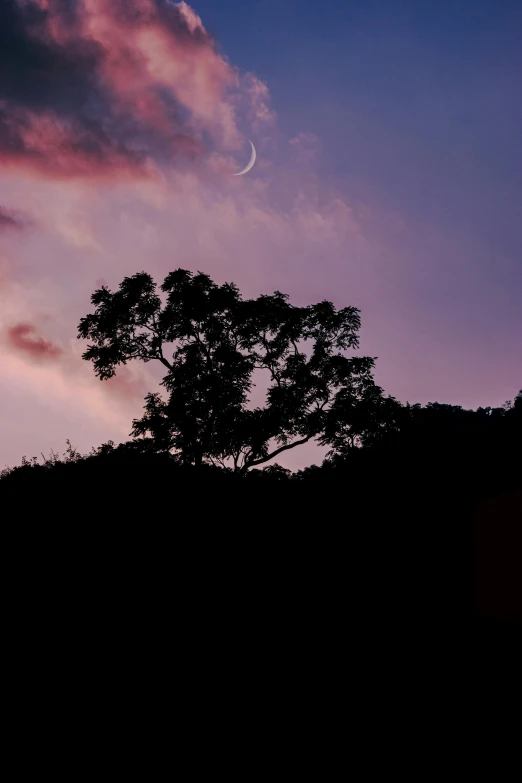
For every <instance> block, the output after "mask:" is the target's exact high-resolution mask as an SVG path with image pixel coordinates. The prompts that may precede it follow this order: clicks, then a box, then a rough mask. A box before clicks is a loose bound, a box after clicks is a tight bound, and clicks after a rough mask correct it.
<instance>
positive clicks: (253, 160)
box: [234, 139, 256, 177]
mask: <svg viewBox="0 0 522 783" xmlns="http://www.w3.org/2000/svg"><path fill="white" fill-rule="evenodd" d="M249 141H250V139H249ZM250 146H251V147H252V155H251V156H250V160H249V161H248V163H247V165H246V166H245V168H244V169H243V170H242V171H238V172H236V173H235V174H234V177H240V176H241V174H246V173H247V171H250V169H251V168H252V166H253V165H254V163H255V162H256V148H255V147H254V145H253V144H252V142H251V141H250Z"/></svg>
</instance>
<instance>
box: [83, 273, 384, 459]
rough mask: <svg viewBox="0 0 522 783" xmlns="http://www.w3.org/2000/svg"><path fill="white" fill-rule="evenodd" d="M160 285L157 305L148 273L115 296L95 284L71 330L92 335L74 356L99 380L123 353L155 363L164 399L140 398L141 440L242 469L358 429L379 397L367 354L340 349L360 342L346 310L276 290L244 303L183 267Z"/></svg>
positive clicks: (352, 313) (355, 319) (137, 423)
mask: <svg viewBox="0 0 522 783" xmlns="http://www.w3.org/2000/svg"><path fill="white" fill-rule="evenodd" d="M161 291H162V292H163V294H164V297H163V299H164V301H163V302H162V298H161V296H160V294H159V292H158V291H157V288H156V284H155V283H154V281H153V280H152V277H151V276H150V275H149V274H147V273H146V272H141V273H138V274H136V275H134V276H132V277H126V278H124V280H123V281H122V283H121V284H120V287H119V290H117V291H116V292H111V291H110V290H109V289H108V288H107V287H106V286H103V287H102V288H100V289H98V290H96V291H95V292H94V294H93V295H92V297H91V301H92V304H93V305H94V306H95V312H94V313H92V314H90V315H87V316H85V317H84V318H82V319H81V321H80V324H79V327H78V337H79V338H83V339H87V340H89V341H90V344H89V345H88V348H87V350H86V351H85V352H84V354H83V358H84V359H86V360H89V361H92V362H93V365H94V369H95V372H96V374H97V375H98V377H99V378H100V379H102V380H104V379H108V378H110V377H112V376H113V375H114V374H115V372H116V368H117V366H118V365H121V364H126V363H127V362H129V361H130V360H132V359H141V360H142V361H144V362H149V361H152V360H155V361H157V362H160V363H161V364H162V365H163V366H164V368H165V370H166V374H165V376H164V378H163V380H162V385H163V386H164V388H165V390H166V392H167V393H168V398H167V399H163V397H162V396H161V394H159V393H152V392H151V393H149V394H148V395H147V397H146V404H145V414H144V416H143V417H142V418H141V419H137V420H134V422H133V429H132V433H131V434H132V436H133V437H134V438H141V439H143V442H144V446H145V445H146V444H149V445H150V446H151V447H152V448H153V449H154V450H155V451H159V452H169V453H171V454H175V455H176V456H177V458H178V459H179V461H180V462H182V463H185V464H192V465H202V464H203V463H204V462H208V463H211V464H216V465H221V466H225V465H230V466H231V467H232V468H233V470H234V471H235V472H238V473H244V472H246V471H247V470H248V469H249V468H252V467H255V466H257V465H261V464H263V463H265V462H267V461H268V460H270V459H272V458H273V457H275V456H277V455H278V454H280V453H282V452H284V451H286V450H288V449H292V448H295V447H296V446H299V445H301V444H303V443H306V442H307V441H309V440H311V439H313V438H316V439H317V440H318V442H319V443H321V444H323V445H328V444H332V445H333V444H335V443H336V441H337V440H338V439H339V438H340V437H343V436H345V435H346V433H347V432H349V431H350V428H353V432H354V435H355V436H356V435H358V434H359V430H358V429H357V423H358V422H362V421H363V420H364V413H363V412H364V411H365V410H366V411H369V410H372V409H375V408H376V406H377V404H378V401H379V400H380V399H381V397H382V389H380V388H379V387H378V386H376V384H375V383H374V380H373V376H372V371H373V368H374V358H371V357H360V356H353V355H351V356H347V355H346V352H347V351H348V350H350V349H356V348H357V347H358V345H359V342H358V332H359V329H360V315H359V310H358V309H357V308H355V307H344V308H342V309H339V310H337V309H336V308H335V307H334V305H333V304H332V303H331V302H329V301H322V302H319V303H317V304H313V305H309V306H305V307H298V306H295V305H292V304H290V303H289V301H288V296H287V295H285V294H282V293H281V292H279V291H275V292H274V293H273V294H272V295H262V296H259V297H258V298H256V299H243V298H242V297H241V295H240V293H239V290H238V288H237V287H236V286H235V285H233V284H231V283H225V284H223V285H218V284H216V283H215V282H213V281H212V280H211V279H210V277H209V276H208V275H205V274H202V273H201V272H198V273H197V274H193V273H191V272H189V271H187V270H184V269H177V270H175V271H174V272H171V273H170V274H169V275H167V277H166V278H165V280H164V282H163V284H162V285H161ZM256 371H264V374H265V375H266V376H267V377H268V379H269V380H268V388H267V392H266V399H265V404H264V405H263V406H256V407H253V406H252V404H251V399H250V394H251V391H252V387H253V385H254V373H255V372H256ZM367 415H369V414H367Z"/></svg>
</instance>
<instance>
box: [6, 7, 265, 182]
mask: <svg viewBox="0 0 522 783" xmlns="http://www.w3.org/2000/svg"><path fill="white" fill-rule="evenodd" d="M36 7H37V8H38V9H39V13H38V14H34V13H30V11H31V10H33V11H34V9H35V8H36ZM9 10H10V12H11V13H10V14H9V13H5V21H4V22H3V20H2V18H0V24H2V23H3V24H4V27H6V28H7V29H6V33H5V37H6V39H7V40H9V37H10V36H11V37H12V38H13V46H15V45H16V46H18V48H19V49H20V50H21V51H22V52H30V51H31V50H32V51H33V54H32V57H28V56H24V54H21V55H20V56H19V57H18V58H15V60H14V63H10V81H9V83H8V85H7V87H5V88H3V87H2V85H0V164H1V165H3V166H4V167H5V166H11V167H12V166H15V167H18V168H19V169H22V170H26V171H29V172H34V173H37V174H39V175H40V176H44V177H50V178H54V179H63V178H70V177H75V178H82V179H100V180H108V179H125V178H128V177H153V176H154V175H155V174H157V171H158V166H160V167H162V166H165V165H169V166H170V165H175V166H184V165H186V164H187V162H191V161H192V162H193V161H194V160H196V159H198V158H201V157H202V156H205V155H206V154H207V153H210V152H212V148H214V149H215V150H219V149H222V150H227V149H228V150H238V149H240V148H241V145H242V143H243V136H242V134H241V133H240V131H239V130H238V124H237V116H236V115H237V110H238V109H237V107H238V106H239V105H242V106H243V107H244V109H245V112H246V115H247V117H246V118H247V120H249V121H250V123H251V126H252V128H253V129H254V130H259V129H260V128H261V126H262V125H263V124H271V123H272V124H273V122H274V121H275V114H274V112H273V111H272V110H271V109H270V108H269V93H268V89H267V87H266V85H265V84H264V83H263V82H261V81H260V80H259V79H257V78H256V77H255V76H254V75H253V74H247V75H246V76H245V77H244V78H242V79H241V78H240V76H239V73H238V71H237V69H236V68H234V67H233V66H232V65H231V64H230V63H229V62H228V61H227V59H226V58H225V57H224V56H223V55H222V54H221V53H220V52H219V51H218V49H217V47H216V45H215V43H214V41H213V39H212V38H211V36H210V35H209V34H208V33H207V32H206V30H205V28H204V26H203V24H202V22H201V19H200V18H199V17H198V16H197V14H196V13H195V12H194V11H193V10H192V9H191V8H190V6H189V5H188V4H187V3H185V2H181V3H162V2H159V0H134V2H133V3H132V4H130V3H127V2H123V0H82V2H81V3H78V4H76V5H74V6H71V8H70V9H69V10H68V11H67V13H65V12H64V6H63V4H62V3H61V2H59V0H24V1H23V2H22V0H9ZM20 30H22V31H23V39H22V42H21V41H20ZM22 44H23V45H22ZM1 58H2V55H1V53H0V68H2V59H1ZM33 61H34V62H33ZM34 63H36V64H37V65H36V66H35V65H34ZM204 134H205V135H206V136H207V138H209V139H211V142H210V144H211V147H210V148H207V145H208V143H207V142H204V140H203V139H204Z"/></svg>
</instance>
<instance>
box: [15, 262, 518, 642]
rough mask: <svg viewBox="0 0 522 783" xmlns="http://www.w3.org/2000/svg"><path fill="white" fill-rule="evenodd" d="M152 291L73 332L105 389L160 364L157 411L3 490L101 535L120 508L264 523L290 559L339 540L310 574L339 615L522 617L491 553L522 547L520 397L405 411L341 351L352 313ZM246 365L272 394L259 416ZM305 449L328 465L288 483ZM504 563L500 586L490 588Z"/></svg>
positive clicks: (26, 467)
mask: <svg viewBox="0 0 522 783" xmlns="http://www.w3.org/2000/svg"><path fill="white" fill-rule="evenodd" d="M162 290H163V292H164V293H165V294H166V296H167V301H166V304H165V305H163V304H162V302H161V299H160V297H159V296H158V295H157V294H156V291H155V285H154V283H153V281H152V279H151V278H150V276H149V275H146V274H145V273H140V274H138V275H135V276H134V277H133V278H125V280H124V281H123V283H122V284H121V286H120V290H119V291H118V292H116V293H111V292H110V291H108V289H107V288H105V287H103V288H102V289H99V290H98V291H96V292H95V294H93V297H92V301H93V304H94V305H95V306H96V310H95V313H93V314H91V315H89V316H87V317H86V318H83V319H82V320H81V322H80V327H79V337H80V338H84V339H85V338H86V339H90V340H91V341H92V342H91V344H90V345H89V347H88V348H87V350H86V351H85V353H84V359H86V360H88V361H93V363H94V368H95V371H96V373H97V374H98V375H99V377H100V378H101V379H102V380H103V379H105V378H110V377H111V376H112V375H113V374H114V372H115V368H116V366H117V365H118V364H125V363H126V362H127V361H129V360H131V359H133V358H137V359H141V360H144V361H152V360H156V361H159V362H161V364H162V365H163V366H164V367H165V369H166V375H165V377H164V379H163V384H162V385H163V386H164V388H165V389H166V392H167V394H168V398H167V400H164V399H163V398H162V397H161V395H159V394H149V395H147V398H146V404H145V415H144V417H143V418H142V419H141V420H137V421H135V422H134V423H133V429H132V433H131V435H132V440H130V441H128V442H127V443H122V444H119V445H115V444H114V443H112V442H110V441H109V442H108V443H106V444H103V445H101V446H99V447H97V448H93V449H92V451H91V453H90V454H86V455H82V454H79V453H78V452H77V451H76V450H75V449H74V447H73V446H72V444H71V443H70V442H68V443H67V449H66V451H65V453H64V454H63V456H62V457H60V456H59V455H57V454H55V453H53V452H51V455H50V457H47V458H45V457H42V461H41V462H40V461H39V460H38V459H37V458H36V457H33V458H31V459H30V460H28V459H26V458H25V457H24V458H23V460H22V464H21V465H19V466H17V467H14V468H6V469H4V470H3V471H2V473H1V474H0V490H1V491H2V492H5V493H7V491H8V490H12V491H14V492H15V493H16V492H18V493H19V492H20V491H22V492H24V493H25V492H27V490H28V489H29V488H31V487H35V488H38V489H37V491H38V493H39V497H40V498H41V502H42V503H45V502H46V500H47V499H49V500H50V501H51V502H54V503H55V504H56V503H59V502H65V501H64V497H65V494H66V493H68V495H69V497H71V494H72V495H74V496H75V497H76V498H81V503H82V506H83V508H84V510H85V511H86V513H87V509H88V510H89V511H88V513H90V515H91V519H96V520H100V519H105V520H106V522H107V523H109V522H110V520H111V519H114V507H115V505H119V509H120V510H119V514H120V515H121V516H122V517H123V518H125V519H126V520H128V522H129V524H130V523H131V521H136V519H135V517H136V516H137V512H136V507H137V505H138V503H139V504H143V503H144V502H145V503H148V504H150V507H149V510H148V512H147V513H148V515H149V516H153V517H154V518H155V519H157V520H162V522H163V523H164V524H178V525H179V524H181V521H182V523H183V525H185V526H186V525H188V524H190V523H191V521H192V524H199V521H198V520H201V519H204V520H205V524H207V525H208V524H212V525H214V526H219V525H221V524H230V523H233V524H235V525H238V526H240V527H238V530H239V529H240V530H241V536H243V535H245V531H247V530H248V529H249V526H250V528H251V530H252V531H259V530H261V529H263V528H261V527H260V526H261V525H264V526H265V529H270V530H271V531H272V533H271V534H272V536H273V541H274V545H277V546H282V547H283V548H284V547H285V546H287V544H288V542H289V540H290V538H291V537H292V536H293V537H294V539H295V536H297V537H302V536H303V531H305V530H308V531H310V530H317V531H321V535H326V532H325V531H327V530H332V531H335V536H334V537H335V538H339V537H341V538H342V540H343V544H342V545H340V546H338V547H337V550H338V551H334V550H333V549H332V550H331V551H330V552H329V555H328V558H329V562H330V566H327V565H326V564H325V562H323V564H322V565H321V566H319V565H318V564H317V563H316V564H315V568H319V571H320V572H321V573H322V574H323V582H324V583H325V584H329V583H330V582H331V573H330V571H331V568H334V570H335V568H336V569H337V574H338V578H339V579H340V580H341V583H343V586H342V587H339V590H338V592H337V593H336V592H335V591H334V590H330V591H329V599H328V600H329V603H328V609H326V608H325V609H324V611H325V612H327V614H329V615H331V616H332V617H333V614H332V613H335V611H340V612H342V607H341V605H340V603H339V602H340V597H339V596H340V595H342V594H343V592H344V591H346V590H348V591H350V590H351V591H352V593H353V595H358V596H359V599H358V605H359V606H360V607H366V610H364V609H361V610H360V611H361V612H362V613H363V614H364V612H365V611H366V615H367V616H373V617H375V616H380V618H381V620H380V621H381V622H382V623H384V624H386V623H389V622H391V620H390V618H392V617H393V627H394V628H395V629H397V628H398V627H399V626H401V622H403V624H404V623H406V624H407V623H408V622H411V618H412V617H416V618H417V620H418V622H421V619H422V621H423V622H424V623H425V624H426V623H427V624H428V625H429V624H431V625H433V624H435V626H436V625H437V623H438V624H439V625H440V623H441V622H442V621H444V622H446V623H450V625H452V627H454V628H457V627H459V625H462V623H463V622H464V618H467V619H466V622H469V621H470V619H473V620H474V622H475V625H476V628H480V629H482V630H481V631H480V633H482V634H486V635H487V634H488V630H487V628H488V627H493V626H495V623H496V624H497V625H498V623H501V624H502V623H503V622H504V623H508V624H509V626H510V627H513V624H517V623H522V615H521V612H520V600H519V599H518V597H516V593H517V590H518V589H520V591H521V593H522V587H520V577H518V581H517V578H516V575H514V574H515V572H516V571H517V568H516V562H517V560H516V557H514V558H513V557H512V558H511V560H509V566H508V565H506V564H507V563H508V559H507V558H505V557H504V559H502V554H499V552H502V551H503V550H502V547H504V550H506V548H508V549H510V548H511V550H512V552H515V551H518V553H520V539H519V538H517V530H520V525H521V520H522V506H521V503H520V497H521V492H522V450H521V449H520V443H521V442H522V390H521V391H519V393H518V395H517V396H516V397H515V399H514V400H513V401H512V402H507V403H505V404H504V406H502V407H500V408H490V407H488V408H479V409H477V410H465V409H463V408H462V407H461V406H458V405H449V404H441V403H437V402H434V403H429V404H427V405H425V406H422V405H419V404H409V403H406V404H402V403H400V402H399V401H397V400H396V399H394V398H393V397H390V396H387V395H386V394H385V393H384V391H383V389H381V388H380V387H378V386H377V385H376V384H375V383H374V381H373V377H372V372H373V367H374V362H375V360H374V359H373V358H370V357H357V356H348V355H347V351H349V350H351V349H354V348H356V347H357V345H358V338H357V332H358V329H359V327H360V319H359V313H358V311H357V310H356V309H355V308H350V307H347V308H344V309H342V310H336V309H335V308H334V307H333V305H332V304H331V303H329V302H322V303H319V304H317V305H312V306H310V307H305V308H298V307H294V306H292V305H290V304H289V303H288V301H287V297H286V296H284V295H283V294H281V293H280V292H275V294H274V295H273V296H264V297H259V298H258V299H257V300H246V301H245V300H243V299H242V298H241V296H240V295H239V292H238V291H237V289H236V288H235V287H234V286H233V285H229V284H226V285H224V286H217V285H216V284H214V283H213V282H212V281H211V280H210V278H208V276H205V275H202V274H201V273H198V275H195V276H194V275H192V274H191V273H189V272H187V271H186V270H177V271H176V272H174V273H172V274H171V275H169V276H167V278H166V280H165V282H164V284H163V285H162ZM169 354H171V355H172V358H170V356H169ZM167 357H169V358H167ZM256 369H263V370H265V371H266V372H268V373H269V376H270V384H269V387H268V390H267V395H266V403H265V405H264V407H261V406H260V407H256V408H252V407H251V406H250V404H249V393H250V390H251V387H252V376H253V373H254V371H255V370H256ZM310 440H316V441H318V442H319V443H321V444H323V445H328V446H329V448H330V451H329V452H328V454H327V457H326V459H325V460H324V461H323V462H322V464H321V465H313V466H310V467H308V468H306V469H304V470H301V471H297V472H296V473H292V472H291V471H290V470H288V469H286V468H284V467H283V466H281V465H278V464H277V462H274V460H275V459H277V457H278V456H279V455H283V454H284V453H285V452H286V451H287V450H289V449H292V448H298V447H299V445H301V444H302V443H305V442H307V441H310ZM267 463H268V464H267ZM495 498H500V499H501V500H500V501H499V503H498V504H497V506H494V505H493V506H492V505H489V506H488V501H489V500H491V499H495ZM107 504H109V505H110V507H111V509H112V511H109V505H107ZM152 508H153V509H154V511H152ZM111 515H112V516H111ZM142 519H143V517H142ZM517 525H518V527H517ZM508 529H509V531H510V532H508V533H507V532H506V531H507V530H508ZM477 530H478V531H479V534H478V533H477ZM308 534H309V533H308ZM308 534H307V535H308ZM252 535H254V533H253V532H252ZM256 535H257V533H256ZM502 536H503V538H502ZM501 539H502V542H501V544H499V543H498V542H499V541H500V540H501ZM495 541H496V542H497V543H495ZM275 542H277V544H276V543H275ZM477 542H478V543H477ZM499 547H500V549H499ZM517 547H518V550H517V549H516V548H517ZM488 552H489V553H493V552H496V554H495V555H493V554H491V556H490V555H489V554H488ZM354 553H357V556H356V558H355V559H354ZM341 554H343V555H344V558H345V560H344V562H343V561H342V558H341ZM488 558H489V559H488ZM495 558H496V561H495V562H496V565H495V563H494V562H493V561H494V560H495ZM499 562H504V564H505V568H506V569H507V570H509V569H510V571H509V573H510V574H511V576H506V578H505V579H504V580H503V584H504V588H502V589H500V588H498V589H497V590H496V592H495V589H496V588H495V585H496V586H497V587H498V585H499V584H500V583H501V582H502V578H501V577H500V571H501V570H502V569H501V567H500V566H499V565H498V563H499ZM292 567H293V566H292ZM495 569H496V571H495ZM499 569H500V570H499ZM495 573H496V576H495ZM502 590H504V592H502ZM506 591H507V592H506ZM356 604H357V601H356V602H355V604H353V605H352V611H356V609H355V605H356ZM369 607H373V609H371V611H370V609H369ZM376 613H377V615H376ZM366 615H365V616H366ZM386 618H388V619H386ZM401 618H402V620H401ZM408 618H409V619H408ZM451 618H453V620H451ZM488 618H489V619H488ZM401 627H402V626H401ZM495 633H496V632H495Z"/></svg>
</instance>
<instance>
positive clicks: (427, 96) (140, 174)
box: [0, 0, 522, 469]
mask: <svg viewBox="0 0 522 783" xmlns="http://www.w3.org/2000/svg"><path fill="white" fill-rule="evenodd" d="M520 40H522V5H521V3H520V2H519V0H476V1H475V2H473V3H471V2H469V0H462V1H460V2H459V0H439V2H437V3H425V2H420V0H285V2H281V0H263V1H262V2H261V0H219V2H217V0H194V6H192V5H187V4H186V3H185V2H181V3H172V2H169V0H0V400H1V405H0V468H1V467H3V466H4V465H5V464H10V465H14V464H19V462H20V460H21V457H22V455H23V454H26V455H27V456H32V455H33V454H34V455H39V454H40V453H41V452H44V454H45V455H48V454H49V452H50V450H51V449H54V450H55V451H59V452H63V451H64V449H65V439H66V438H70V439H71V441H72V443H73V445H74V446H75V447H76V448H78V449H79V450H80V451H82V452H85V451H88V450H90V448H91V447H92V446H97V445H100V444H101V443H102V442H106V441H107V440H108V439H109V438H112V439H113V440H114V441H116V442H120V441H122V440H127V439H128V435H129V432H130V429H131V423H132V419H133V418H134V417H138V416H140V415H141V410H142V407H143V398H144V395H145V393H146V392H147V391H149V390H156V389H157V388H158V387H157V384H158V380H159V379H160V378H161V371H160V370H158V369H156V368H154V367H153V365H152V363H149V364H147V365H143V364H140V363H136V364H133V365H128V366H127V367H126V368H123V370H124V371H120V372H119V373H118V375H117V376H116V378H114V379H112V380H111V381H108V382H101V381H100V380H98V379H97V378H96V377H95V375H94V372H93V370H92V365H91V364H90V363H87V362H84V361H82V360H81V358H80V355H81V353H82V351H84V350H85V348H86V344H85V343H83V341H79V340H77V339H76V334H77V324H78V321H79V319H80V317H82V316H83V315H86V314H87V313H88V312H92V309H93V308H92V305H91V304H90V296H91V294H92V292H93V291H94V289H95V288H96V287H99V286H100V285H101V284H103V283H106V284H107V285H108V286H109V287H110V288H111V289H113V290H114V289H116V288H117V287H118V285H119V283H120V282H121V280H122V279H123V277H124V276H126V275H132V274H134V273H136V272H139V271H142V270H145V271H148V272H150V273H151V274H152V275H153V277H154V278H155V280H156V281H157V282H158V283H161V282H162V280H163V278H164V277H165V275H166V274H167V273H168V272H170V271H172V270H173V269H175V268H177V267H183V268H187V269H191V270H193V271H197V270H200V271H202V272H206V273H208V274H209V275H210V276H211V277H212V278H213V279H214V280H215V281H216V282H219V283H222V282H225V281H229V282H235V283H236V284H237V285H238V286H239V288H240V290H241V292H242V294H243V295H244V296H258V295H259V294H261V293H272V292H273V291H274V290H275V289H279V290H281V291H284V292H285V293H288V294H289V295H290V301H292V302H293V303H295V304H300V305H304V304H310V303H312V302H316V301H320V300H321V299H325V298H326V299H330V300H332V301H333V302H334V304H335V305H336V306H338V307H344V306H347V305H351V306H355V307H359V308H360V310H361V316H362V331H361V347H360V350H359V351H358V353H360V354H364V355H371V356H375V357H378V358H377V362H376V374H375V377H376V381H377V382H378V383H379V384H380V385H381V386H383V387H384V389H385V391H386V392H387V393H388V394H392V395H394V396H395V397H397V398H398V399H399V400H401V401H402V402H406V401H407V400H409V401H410V402H420V403H423V404H425V403H427V402H429V401H435V400H436V401H438V402H449V403H453V404H459V405H463V406H465V407H471V408H476V407H478V406H480V405H484V406H485V405H500V404H502V403H503V402H504V401H505V400H506V399H513V398H514V396H515V395H516V393H517V391H518V390H519V389H520V387H521V385H522V358H521V357H522V351H521V343H522V307H521V302H522V134H521V131H522V103H521V100H520V84H521V81H522V49H521V47H520ZM248 138H251V139H252V140H253V142H254V144H255V145H256V147H257V151H258V159H257V163H256V165H255V167H254V168H253V169H252V171H251V172H249V173H248V174H246V175H245V176H243V177H233V176H231V174H232V172H234V171H237V170H239V169H240V168H243V166H244V165H245V163H246V162H247V160H248V156H249V146H248V142H247V139H248ZM323 453H324V450H318V449H317V448H316V447H315V446H313V445H309V446H307V447H306V448H305V447H301V448H299V449H296V450H295V452H289V453H288V454H286V455H285V459H282V458H279V459H278V460H277V461H279V462H280V463H281V464H285V465H287V466H288V467H291V468H294V469H295V468H298V467H303V466H304V465H306V464H309V463H311V462H314V461H315V462H317V461H319V460H320V459H321V456H322V454H323Z"/></svg>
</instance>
